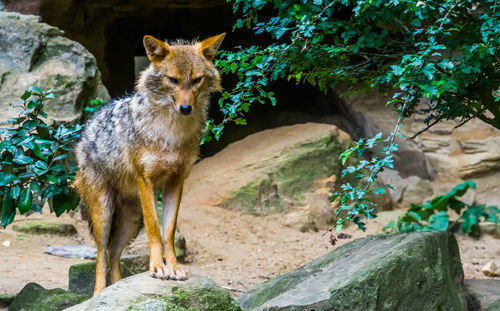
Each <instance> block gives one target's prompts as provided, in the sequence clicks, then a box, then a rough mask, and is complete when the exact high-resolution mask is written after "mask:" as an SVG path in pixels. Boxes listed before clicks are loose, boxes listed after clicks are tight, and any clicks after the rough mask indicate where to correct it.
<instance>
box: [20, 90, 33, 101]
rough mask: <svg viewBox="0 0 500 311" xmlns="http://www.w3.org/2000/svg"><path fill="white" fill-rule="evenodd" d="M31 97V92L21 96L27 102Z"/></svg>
mask: <svg viewBox="0 0 500 311" xmlns="http://www.w3.org/2000/svg"><path fill="white" fill-rule="evenodd" d="M30 97H31V92H30V91H26V92H24V94H23V95H22V96H21V99H22V100H27V99H28V98H30Z"/></svg>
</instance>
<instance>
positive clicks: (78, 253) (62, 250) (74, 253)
mask: <svg viewBox="0 0 500 311" xmlns="http://www.w3.org/2000/svg"><path fill="white" fill-rule="evenodd" d="M45 254H49V255H54V256H59V257H65V258H85V259H95V257H96V254H97V249H96V248H95V247H92V246H88V245H56V246H49V247H47V248H46V249H45Z"/></svg>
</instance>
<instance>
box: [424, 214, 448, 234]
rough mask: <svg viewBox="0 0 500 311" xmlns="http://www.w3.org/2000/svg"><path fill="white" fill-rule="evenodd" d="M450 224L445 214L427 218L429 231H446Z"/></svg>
mask: <svg viewBox="0 0 500 311" xmlns="http://www.w3.org/2000/svg"><path fill="white" fill-rule="evenodd" d="M449 224H450V218H449V216H448V213H447V212H439V213H437V214H433V215H432V216H431V217H430V218H429V226H428V227H427V228H428V229H429V230H439V231H446V230H448V225H449Z"/></svg>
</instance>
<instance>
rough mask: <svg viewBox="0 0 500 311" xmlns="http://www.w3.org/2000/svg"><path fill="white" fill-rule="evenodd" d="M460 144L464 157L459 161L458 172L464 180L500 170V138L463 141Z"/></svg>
mask: <svg viewBox="0 0 500 311" xmlns="http://www.w3.org/2000/svg"><path fill="white" fill-rule="evenodd" d="M459 144H460V147H461V149H462V152H463V155H461V156H460V158H459V160H458V163H459V170H458V171H459V174H460V176H461V177H462V178H471V177H475V176H480V175H484V174H485V173H490V172H492V171H498V170H500V137H498V136H497V137H489V138H487V139H481V140H478V139H475V140H462V141H460V142H459Z"/></svg>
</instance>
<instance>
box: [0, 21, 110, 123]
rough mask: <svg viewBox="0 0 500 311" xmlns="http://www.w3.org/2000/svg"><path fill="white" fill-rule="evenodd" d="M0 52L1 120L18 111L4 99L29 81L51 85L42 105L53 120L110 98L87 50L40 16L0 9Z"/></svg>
mask: <svg viewBox="0 0 500 311" xmlns="http://www.w3.org/2000/svg"><path fill="white" fill-rule="evenodd" d="M0 55H1V56H0V97H1V98H2V102H1V104H0V109H1V110H2V117H1V120H0V121H5V120H6V119H8V118H10V117H13V116H16V115H17V114H18V112H19V110H17V109H15V108H13V107H11V106H10V105H9V103H10V102H12V101H15V100H19V97H20V96H21V95H22V94H23V93H24V91H25V90H26V89H28V88H29V87H30V86H32V85H34V86H38V87H40V88H42V89H44V90H48V89H53V90H54V93H55V94H56V95H57V98H56V99H53V100H51V101H50V102H47V106H46V107H45V110H46V112H47V113H48V115H49V118H50V119H53V120H61V121H71V120H76V119H78V118H79V117H80V115H81V112H82V111H83V108H84V107H85V106H87V105H88V104H89V103H90V100H92V99H94V98H96V97H103V98H106V99H107V98H109V95H108V93H107V91H106V88H105V87H104V86H103V85H102V83H101V74H100V72H99V69H98V67H97V63H96V60H95V58H94V57H93V56H92V54H90V53H89V52H88V51H87V50H86V49H85V48H84V47H83V46H82V45H81V44H79V43H77V42H74V41H71V40H69V39H67V38H65V37H63V32H62V31H61V30H59V29H58V28H56V27H53V26H50V25H47V24H45V23H41V22H40V18H39V17H36V16H31V15H23V14H18V13H12V12H0Z"/></svg>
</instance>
